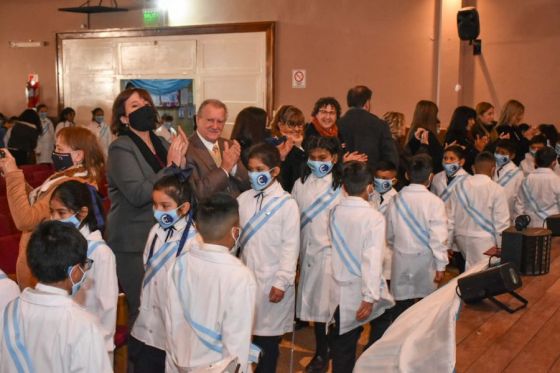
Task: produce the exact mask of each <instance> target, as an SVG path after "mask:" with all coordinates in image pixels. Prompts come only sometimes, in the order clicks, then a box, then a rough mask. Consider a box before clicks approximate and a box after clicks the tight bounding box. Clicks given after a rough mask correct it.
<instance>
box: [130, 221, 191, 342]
mask: <svg viewBox="0 0 560 373" xmlns="http://www.w3.org/2000/svg"><path fill="white" fill-rule="evenodd" d="M186 226H187V220H186V219H185V218H182V219H180V220H179V221H178V222H177V223H175V225H174V228H175V231H174V232H173V235H172V236H171V237H169V239H168V240H167V242H172V243H176V245H177V246H178V243H179V241H180V239H181V236H182V234H183V231H184V230H185V228H186ZM156 236H157V237H156ZM195 236H196V231H195V229H194V225H193V226H191V228H190V230H189V233H188V237H187V241H186V242H185V245H184V246H183V251H182V252H184V251H185V250H186V249H187V247H188V246H189V244H190V241H191V240H193V238H194V237H195ZM154 237H156V241H155V245H154V251H153V256H152V258H153V259H154V266H157V264H158V263H160V259H159V258H163V257H164V255H161V256H158V255H157V254H158V253H160V251H161V249H162V248H163V246H164V245H165V243H166V241H165V239H166V237H167V231H165V230H164V229H163V228H162V227H161V226H160V225H159V224H158V223H156V224H155V225H154V226H153V227H152V229H151V230H150V233H149V234H148V240H147V241H146V247H145V249H144V266H145V267H146V269H147V263H148V257H149V253H150V248H151V246H152V242H153V240H154ZM176 251H177V250H176V248H175V252H174V253H171V254H170V255H171V256H170V257H169V260H167V261H166V262H165V264H164V265H163V267H162V268H161V269H160V270H159V271H157V272H156V273H155V275H154V276H153V278H152V279H151V280H149V281H148V282H147V284H146V285H144V284H145V282H146V281H147V276H149V274H148V272H146V273H145V274H144V279H143V285H142V286H143V287H142V295H141V297H140V312H139V314H138V318H137V319H136V321H135V322H134V326H133V327H132V331H131V334H132V336H133V337H134V338H136V339H138V340H139V341H142V342H144V343H145V344H147V345H149V346H152V347H155V348H158V349H160V350H165V343H166V334H167V332H168V331H166V329H165V325H164V317H165V316H164V312H165V304H166V301H167V292H168V286H167V272H168V271H169V268H171V267H172V266H173V263H174V262H175V258H176ZM160 254H163V253H160ZM156 258H158V260H156Z"/></svg>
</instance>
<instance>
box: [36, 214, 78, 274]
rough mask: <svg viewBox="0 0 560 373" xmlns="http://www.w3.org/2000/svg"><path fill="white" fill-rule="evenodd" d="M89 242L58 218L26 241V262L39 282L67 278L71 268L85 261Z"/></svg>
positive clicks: (39, 229) (43, 224)
mask: <svg viewBox="0 0 560 373" xmlns="http://www.w3.org/2000/svg"><path fill="white" fill-rule="evenodd" d="M87 246H88V245H87V241H86V239H85V238H84V236H83V235H82V234H81V233H80V231H78V230H77V229H76V228H74V227H73V226H71V225H69V224H66V223H62V222H59V221H56V220H48V221H45V222H43V223H41V224H39V226H38V227H37V228H36V229H35V231H34V232H33V234H32V235H31V239H30V240H29V243H28V244H27V263H28V264H29V268H30V269H31V273H32V274H33V276H35V277H37V279H38V280H39V281H40V282H43V283H45V284H52V283H55V282H59V281H62V280H64V279H66V278H67V277H68V267H72V266H74V265H76V264H84V263H85V262H86V259H87Z"/></svg>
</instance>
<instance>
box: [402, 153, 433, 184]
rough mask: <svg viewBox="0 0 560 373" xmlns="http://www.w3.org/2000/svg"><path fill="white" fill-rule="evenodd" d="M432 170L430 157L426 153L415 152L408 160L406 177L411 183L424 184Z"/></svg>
mask: <svg viewBox="0 0 560 373" xmlns="http://www.w3.org/2000/svg"><path fill="white" fill-rule="evenodd" d="M432 171H433V162H432V157H430V156H429V155H428V154H416V155H415V156H413V157H412V159H411V160H410V166H409V168H408V177H409V178H410V182H411V183H412V184H425V183H426V182H427V181H428V179H429V178H430V174H431V173H432Z"/></svg>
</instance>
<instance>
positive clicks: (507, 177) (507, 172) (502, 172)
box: [492, 161, 523, 222]
mask: <svg viewBox="0 0 560 373" xmlns="http://www.w3.org/2000/svg"><path fill="white" fill-rule="evenodd" d="M498 174H499V176H498ZM512 175H513V176H512ZM492 180H494V181H495V182H497V183H498V184H500V185H501V186H502V187H503V188H504V190H505V193H506V197H507V201H508V208H509V217H510V221H511V222H513V221H514V220H515V218H516V216H517V215H515V212H516V211H520V210H521V208H522V207H521V206H520V205H519V204H518V200H517V194H518V193H519V191H520V189H519V188H520V187H521V182H522V181H523V172H522V171H521V170H520V169H519V167H517V166H516V165H515V163H513V162H512V161H510V162H508V163H506V164H505V165H503V166H502V167H501V168H499V169H496V171H494V176H493V177H492Z"/></svg>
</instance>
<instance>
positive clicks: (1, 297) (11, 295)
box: [0, 269, 19, 312]
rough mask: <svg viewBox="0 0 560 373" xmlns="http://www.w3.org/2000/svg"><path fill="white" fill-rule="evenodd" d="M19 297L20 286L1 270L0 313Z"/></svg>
mask: <svg viewBox="0 0 560 373" xmlns="http://www.w3.org/2000/svg"><path fill="white" fill-rule="evenodd" d="M17 297H19V286H18V284H16V283H15V281H12V280H11V279H10V278H9V277H8V275H6V274H5V273H4V272H3V271H2V270H1V269H0V312H3V311H4V307H6V305H7V304H8V303H10V302H11V301H12V299H15V298H17Z"/></svg>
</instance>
